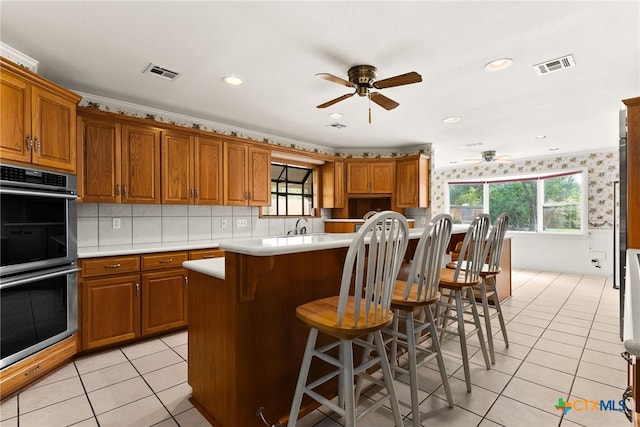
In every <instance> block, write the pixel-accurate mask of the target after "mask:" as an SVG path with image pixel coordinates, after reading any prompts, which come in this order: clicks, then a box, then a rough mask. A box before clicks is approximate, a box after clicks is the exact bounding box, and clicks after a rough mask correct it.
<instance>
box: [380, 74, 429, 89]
mask: <svg viewBox="0 0 640 427" xmlns="http://www.w3.org/2000/svg"><path fill="white" fill-rule="evenodd" d="M421 81H422V76H421V75H420V74H418V73H416V72H415V71H412V72H410V73H406V74H401V75H399V76H395V77H389V78H388V79H384V80H378V81H377V82H375V83H373V87H375V88H376V89H384V88H387V87H394V86H402V85H410V84H412V83H419V82H421Z"/></svg>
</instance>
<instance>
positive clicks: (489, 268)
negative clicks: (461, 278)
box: [447, 213, 509, 364]
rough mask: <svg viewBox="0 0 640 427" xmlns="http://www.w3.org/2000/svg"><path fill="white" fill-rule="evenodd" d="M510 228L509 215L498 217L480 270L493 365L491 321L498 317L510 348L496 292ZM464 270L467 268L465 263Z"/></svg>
mask: <svg viewBox="0 0 640 427" xmlns="http://www.w3.org/2000/svg"><path fill="white" fill-rule="evenodd" d="M508 227H509V215H508V214H506V213H502V214H500V215H499V216H498V218H497V219H496V221H495V222H494V223H493V227H492V228H491V232H490V233H489V238H488V239H487V242H486V244H485V249H484V254H483V256H482V259H483V260H484V261H485V264H484V265H483V266H482V269H481V270H480V278H481V279H482V281H481V282H480V285H479V286H478V288H477V289H474V291H477V293H478V294H479V296H480V298H481V301H482V313H481V314H480V317H482V318H484V323H485V333H486V334H487V342H488V344H489V356H490V357H491V363H492V364H495V363H496V356H495V351H494V345H493V333H492V332H491V319H493V318H495V317H496V316H497V317H498V320H499V321H500V329H501V330H502V337H503V338H504V343H505V346H506V347H509V338H508V337H507V328H506V327H505V323H504V317H503V316H502V308H501V307H500V299H499V297H498V292H497V291H496V276H497V275H498V274H500V272H501V271H502V270H501V269H500V259H501V257H502V245H503V243H504V236H505V234H506V233H507V228H508ZM459 262H462V263H463V266H462V268H463V269H464V268H466V266H465V264H464V261H463V260H460V261H459ZM456 264H457V263H455V262H452V263H449V264H447V268H451V269H455V268H456ZM489 298H493V304H494V309H493V310H492V309H491V306H490V305H489Z"/></svg>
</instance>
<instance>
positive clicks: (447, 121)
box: [442, 117, 462, 123]
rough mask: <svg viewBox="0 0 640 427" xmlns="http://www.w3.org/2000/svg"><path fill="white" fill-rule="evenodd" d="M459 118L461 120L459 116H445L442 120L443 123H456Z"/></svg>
mask: <svg viewBox="0 0 640 427" xmlns="http://www.w3.org/2000/svg"><path fill="white" fill-rule="evenodd" d="M460 120H462V119H461V118H460V117H447V118H446V119H443V120H442V121H443V122H445V123H458V122H459V121H460Z"/></svg>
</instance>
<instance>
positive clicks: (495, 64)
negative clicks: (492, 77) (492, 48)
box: [484, 58, 513, 71]
mask: <svg viewBox="0 0 640 427" xmlns="http://www.w3.org/2000/svg"><path fill="white" fill-rule="evenodd" d="M511 64H513V59H511V58H500V59H495V60H493V61H491V62H489V63H488V64H486V65H485V66H484V70H485V71H500V70H504V69H505V68H509V67H510V66H511Z"/></svg>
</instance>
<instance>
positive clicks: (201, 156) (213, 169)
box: [194, 136, 223, 205]
mask: <svg viewBox="0 0 640 427" xmlns="http://www.w3.org/2000/svg"><path fill="white" fill-rule="evenodd" d="M222 182H223V181H222V141H219V140H216V139H213V138H205V137H202V136H198V137H196V139H195V144H194V187H195V190H196V194H195V196H196V204H198V205H221V204H222V203H223V199H222Z"/></svg>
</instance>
